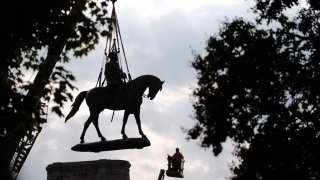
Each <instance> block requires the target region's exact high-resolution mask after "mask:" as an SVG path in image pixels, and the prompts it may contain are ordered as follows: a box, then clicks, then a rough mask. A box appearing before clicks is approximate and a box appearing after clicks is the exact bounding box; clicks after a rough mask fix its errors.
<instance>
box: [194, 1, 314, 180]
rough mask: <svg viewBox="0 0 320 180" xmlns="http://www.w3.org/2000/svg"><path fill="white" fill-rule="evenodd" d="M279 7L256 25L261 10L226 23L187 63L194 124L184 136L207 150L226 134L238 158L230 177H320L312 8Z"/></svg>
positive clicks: (216, 150) (218, 145)
mask: <svg viewBox="0 0 320 180" xmlns="http://www.w3.org/2000/svg"><path fill="white" fill-rule="evenodd" d="M257 2H258V1H257ZM264 2H267V1H264ZM268 2H270V1H268ZM273 2H277V1H276V0H275V1H273ZM281 2H282V1H281ZM284 2H289V1H284ZM291 2H293V3H295V2H296V1H291ZM257 5H259V3H257ZM260 5H261V3H260ZM257 7H259V8H261V9H263V7H260V6H256V8H257ZM264 8H269V7H266V6H265V5H264ZM282 8H286V6H282ZM264 10H266V9H264ZM267 10H270V9H267ZM279 13H280V15H278V16H274V17H271V16H269V15H268V14H266V17H268V18H269V22H270V23H271V22H272V23H273V24H271V25H269V26H267V25H260V24H259V23H261V22H262V21H261V20H264V19H265V17H264V15H265V14H262V15H261V16H259V18H258V19H257V21H256V23H253V22H248V21H245V20H244V19H242V18H236V19H235V20H233V21H231V22H225V23H224V24H223V27H222V28H221V29H220V32H219V33H218V34H217V35H216V36H212V37H210V38H209V40H208V42H207V47H206V50H207V55H205V56H204V57H202V56H200V55H195V58H194V61H193V64H192V65H193V67H194V68H195V69H196V71H197V72H198V87H197V88H195V89H194V91H193V95H194V98H195V101H194V104H193V107H194V109H195V119H196V120H197V123H196V125H195V126H194V127H193V128H192V129H190V130H189V131H188V135H189V138H190V139H199V140H200V142H201V145H202V146H203V147H212V148H213V153H214V155H218V154H219V153H220V152H221V151H222V146H221V143H222V142H225V141H226V139H227V138H228V137H229V138H231V139H232V140H233V142H235V147H236V149H235V155H236V156H237V157H238V158H239V164H238V165H237V164H233V165H232V167H231V169H232V170H233V176H232V179H319V178H320V170H319V168H318V165H317V162H318V161H319V160H320V155H319V153H318V152H319V150H320V141H319V140H320V138H319V136H320V121H319V115H320V107H319V103H320V88H319V86H318V84H319V83H320V71H319V70H320V66H319V65H320V57H319V52H320V51H319V50H320V46H319V43H320V41H319V40H320V39H319V38H320V31H319V30H320V19H319V17H320V16H319V11H318V10H316V9H315V8H306V9H301V10H300V11H299V14H298V15H297V16H296V17H294V18H290V17H287V16H285V14H284V13H283V12H282V13H281V12H280V11H279ZM275 22H277V23H275Z"/></svg>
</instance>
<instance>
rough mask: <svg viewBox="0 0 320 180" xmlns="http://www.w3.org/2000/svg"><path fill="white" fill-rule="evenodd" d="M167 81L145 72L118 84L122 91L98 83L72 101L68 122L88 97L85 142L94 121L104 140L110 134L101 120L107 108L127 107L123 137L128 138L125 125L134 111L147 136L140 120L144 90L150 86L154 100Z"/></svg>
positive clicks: (82, 136)
mask: <svg viewBox="0 0 320 180" xmlns="http://www.w3.org/2000/svg"><path fill="white" fill-rule="evenodd" d="M163 83H164V81H161V80H160V79H159V78H157V77H156V76H153V75H143V76H140V77H137V78H136V79H133V80H132V81H129V82H127V83H124V84H122V85H121V86H122V87H121V88H117V90H121V93H115V92H114V89H115V88H112V87H110V86H111V85H108V86H106V87H96V88H93V89H91V90H89V91H82V92H80V93H79V95H78V96H77V97H76V99H75V101H74V103H73V104H72V109H71V111H70V112H69V114H68V115H67V117H66V120H65V122H67V121H68V120H69V119H70V118H71V117H73V116H74V115H75V114H76V113H77V111H78V110H79V107H80V105H81V103H82V102H83V100H84V99H86V103H87V105H88V107H89V111H90V116H89V118H88V120H87V121H86V122H85V123H84V127H83V131H82V134H81V136H80V140H81V141H80V143H84V136H85V134H86V130H87V129H88V127H89V125H90V123H91V122H92V123H93V124H94V126H95V128H96V130H97V133H98V136H99V137H100V138H101V140H102V141H105V140H106V138H105V137H103V135H102V134H101V132H100V129H99V124H98V118H99V114H100V112H101V111H103V110H104V109H110V110H124V115H123V124H122V129H121V134H122V137H123V139H126V138H128V137H127V135H126V134H125V126H126V123H127V120H128V117H129V115H130V114H134V117H135V119H136V122H137V125H138V129H139V134H140V135H141V136H142V138H147V137H146V135H145V134H144V133H143V131H142V129H141V121H140V106H141V104H142V98H143V94H144V92H145V90H146V89H147V88H148V89H149V90H148V95H147V97H148V98H149V99H150V100H153V99H154V98H155V96H156V95H157V93H158V92H159V91H161V89H162V84H163ZM115 94H116V95H115ZM114 98H116V99H114Z"/></svg>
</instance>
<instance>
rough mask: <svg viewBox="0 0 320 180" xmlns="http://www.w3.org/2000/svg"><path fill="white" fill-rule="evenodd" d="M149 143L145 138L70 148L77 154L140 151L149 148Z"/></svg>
mask: <svg viewBox="0 0 320 180" xmlns="http://www.w3.org/2000/svg"><path fill="white" fill-rule="evenodd" d="M150 145H151V143H150V141H149V139H147V138H127V139H115V140H110V141H99V142H90V143H80V144H76V145H75V146H73V147H72V148H71V150H73V151H78V152H96V153H97V152H101V151H114V150H122V149H142V148H144V147H147V146H150Z"/></svg>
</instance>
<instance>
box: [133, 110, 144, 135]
mask: <svg viewBox="0 0 320 180" xmlns="http://www.w3.org/2000/svg"><path fill="white" fill-rule="evenodd" d="M134 117H135V118H136V122H137V125H138V129H139V134H140V135H141V136H142V138H147V136H146V135H145V134H144V133H143V131H142V129H141V121H140V109H139V110H137V111H136V112H134Z"/></svg>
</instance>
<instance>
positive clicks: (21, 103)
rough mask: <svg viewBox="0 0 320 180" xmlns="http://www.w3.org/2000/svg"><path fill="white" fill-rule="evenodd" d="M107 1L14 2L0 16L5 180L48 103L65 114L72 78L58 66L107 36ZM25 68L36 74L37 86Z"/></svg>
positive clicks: (0, 149)
mask: <svg viewBox="0 0 320 180" xmlns="http://www.w3.org/2000/svg"><path fill="white" fill-rule="evenodd" d="M107 2H108V1H102V2H98V1H96V0H79V1H77V0H43V1H31V0H29V1H28V0H27V1H22V0H18V1H10V2H7V3H6V4H5V5H4V8H3V10H2V11H1V12H0V17H1V20H2V21H1V23H2V26H1V29H0V39H1V41H0V52H1V53H0V99H1V100H0V154H1V156H0V161H1V167H0V169H1V174H0V176H1V177H2V178H4V179H6V177H8V178H9V176H8V175H6V172H7V168H8V163H9V160H10V159H11V157H12V155H13V152H14V150H15V148H16V147H17V145H18V143H19V140H20V139H21V138H22V137H23V136H24V135H26V134H30V135H31V132H32V131H33V129H34V127H35V126H38V125H40V124H42V123H44V122H45V119H44V118H43V115H44V114H45V112H46V108H45V105H46V104H47V103H48V102H49V101H50V99H52V101H53V102H54V103H55V104H56V106H54V107H52V111H53V112H54V113H56V114H57V115H59V116H63V114H62V112H61V108H62V107H63V104H64V103H65V102H66V101H67V100H69V99H72V95H71V92H70V91H71V90H73V89H74V88H75V87H74V85H73V81H74V79H75V78H74V77H73V75H72V73H71V72H69V71H68V70H66V69H64V67H63V66H56V64H57V63H58V62H64V63H67V62H68V61H69V58H70V57H71V56H74V57H81V56H84V55H86V54H88V52H90V51H91V50H93V49H94V48H95V45H96V44H97V43H98V40H99V37H100V36H101V35H102V36H105V35H107V31H106V30H103V29H105V28H102V26H104V25H106V24H107V23H108V21H109V19H108V18H107V10H106V7H107ZM26 70H33V71H35V72H36V76H35V79H34V80H33V82H29V81H27V80H25V79H26V72H27V71H26Z"/></svg>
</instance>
